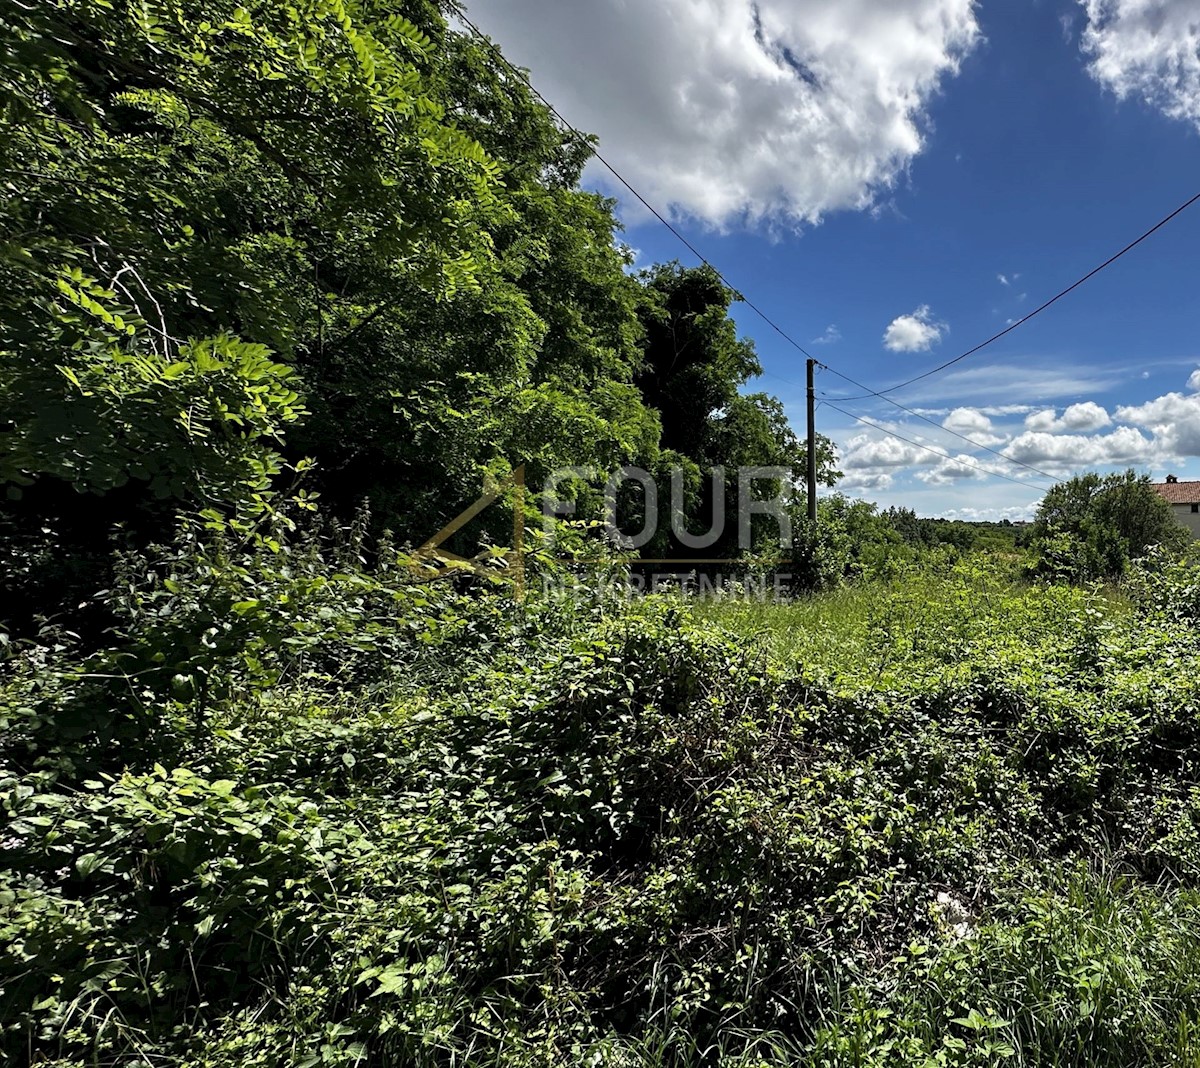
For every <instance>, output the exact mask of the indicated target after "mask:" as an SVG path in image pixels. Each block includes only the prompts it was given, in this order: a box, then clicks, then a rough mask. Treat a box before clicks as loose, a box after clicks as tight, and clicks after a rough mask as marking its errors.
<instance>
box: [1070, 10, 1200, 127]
mask: <svg viewBox="0 0 1200 1068" xmlns="http://www.w3.org/2000/svg"><path fill="white" fill-rule="evenodd" d="M1080 3H1081V4H1082V6H1083V8H1084V10H1085V11H1086V12H1087V18H1088V25H1087V28H1086V29H1085V30H1084V33H1083V39H1082V42H1081V47H1082V48H1083V51H1084V52H1085V54H1086V55H1087V56H1088V58H1089V61H1090V62H1089V65H1088V70H1089V71H1090V73H1091V75H1092V77H1093V78H1095V79H1096V80H1097V81H1098V82H1100V84H1101V85H1103V86H1105V87H1106V88H1108V89H1110V90H1112V92H1114V93H1115V94H1116V95H1117V97H1118V98H1120V99H1125V98H1126V97H1130V96H1133V97H1138V98H1140V99H1141V100H1143V101H1145V102H1146V103H1147V104H1149V105H1151V106H1152V107H1155V108H1157V109H1159V110H1160V111H1162V112H1163V113H1164V114H1165V115H1168V116H1170V117H1171V118H1173V119H1182V120H1184V121H1187V122H1192V123H1194V124H1196V125H1197V126H1200V17H1197V10H1196V3H1195V0H1080Z"/></svg>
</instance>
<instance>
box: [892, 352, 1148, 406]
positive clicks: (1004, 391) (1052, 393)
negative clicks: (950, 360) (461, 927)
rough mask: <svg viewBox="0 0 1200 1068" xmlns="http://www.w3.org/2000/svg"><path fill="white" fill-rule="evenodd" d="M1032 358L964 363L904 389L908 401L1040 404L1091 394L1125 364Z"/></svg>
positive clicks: (1116, 378)
mask: <svg viewBox="0 0 1200 1068" xmlns="http://www.w3.org/2000/svg"><path fill="white" fill-rule="evenodd" d="M1030 363H1032V359H1026V360H1013V361H1011V362H1010V361H1006V362H1004V363H998V364H990V365H984V366H980V367H966V368H964V369H963V370H954V371H950V372H949V373H948V374H945V375H938V376H936V377H934V378H930V379H928V380H926V381H924V382H920V383H918V384H917V385H916V386H915V387H913V388H912V389H906V390H905V391H904V397H906V398H908V400H907V401H906V403H909V404H910V406H911V404H912V403H913V402H917V403H919V402H920V401H932V402H935V403H936V402H939V401H948V402H957V403H961V404H969V405H971V407H973V408H979V409H980V410H981V411H985V410H987V409H988V408H989V407H990V406H992V405H1000V404H1003V405H1004V406H1005V407H1008V408H1010V410H1011V409H1012V406H1013V405H1019V404H1021V403H1022V402H1028V403H1034V404H1036V403H1040V404H1041V405H1042V406H1044V405H1045V404H1046V403H1047V402H1049V401H1053V400H1055V399H1057V398H1060V397H1061V398H1070V399H1074V398H1075V397H1078V396H1085V397H1086V396H1095V395H1096V394H1097V393H1101V392H1103V391H1104V390H1107V389H1109V388H1111V387H1112V386H1115V385H1117V384H1118V383H1119V382H1121V381H1122V380H1123V375H1124V372H1123V369H1121V368H1100V367H1094V366H1093V367H1073V366H1070V365H1069V364H1063V363H1058V364H1056V366H1054V367H1036V366H1029V364H1030Z"/></svg>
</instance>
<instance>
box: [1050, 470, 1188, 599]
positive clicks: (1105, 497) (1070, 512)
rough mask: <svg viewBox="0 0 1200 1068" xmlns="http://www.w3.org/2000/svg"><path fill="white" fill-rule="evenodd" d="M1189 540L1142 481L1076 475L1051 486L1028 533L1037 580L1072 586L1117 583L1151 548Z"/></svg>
mask: <svg viewBox="0 0 1200 1068" xmlns="http://www.w3.org/2000/svg"><path fill="white" fill-rule="evenodd" d="M1187 541H1188V534H1187V531H1185V530H1184V529H1183V527H1182V526H1180V525H1179V523H1177V522H1176V521H1175V517H1174V516H1173V515H1172V514H1171V506H1170V505H1169V504H1168V503H1167V502H1166V501H1165V500H1164V499H1163V497H1162V496H1160V495H1159V494H1158V493H1157V492H1156V491H1155V490H1154V487H1153V486H1152V485H1151V483H1150V479H1149V477H1148V476H1146V475H1140V476H1139V475H1138V474H1137V473H1136V472H1134V471H1132V470H1130V471H1125V472H1123V473H1115V474H1111V475H1105V476H1101V475H1098V474H1095V473H1089V474H1086V475H1079V476H1077V477H1075V478H1072V479H1069V480H1068V481H1066V482H1061V483H1059V484H1058V485H1057V486H1054V487H1053V488H1052V489H1051V490H1050V491H1049V492H1047V494H1046V496H1045V497H1044V498H1043V499H1042V503H1041V504H1040V505H1039V506H1038V511H1037V516H1036V519H1035V522H1034V526H1033V532H1032V548H1033V550H1034V552H1035V553H1036V554H1037V561H1036V564H1035V565H1034V567H1035V570H1036V571H1037V573H1039V574H1043V575H1049V576H1054V577H1056V578H1064V579H1068V580H1071V581H1076V582H1085V581H1091V580H1094V579H1106V578H1117V577H1119V576H1121V575H1123V574H1124V573H1125V571H1126V569H1127V568H1128V566H1129V563H1130V561H1132V560H1137V559H1140V558H1141V557H1143V556H1145V555H1146V554H1147V553H1148V552H1149V551H1150V550H1151V549H1152V548H1154V547H1155V546H1160V547H1162V548H1164V549H1168V550H1178V549H1181V548H1182V547H1183V546H1184V545H1186V544H1187Z"/></svg>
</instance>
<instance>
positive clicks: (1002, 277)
mask: <svg viewBox="0 0 1200 1068" xmlns="http://www.w3.org/2000/svg"><path fill="white" fill-rule="evenodd" d="M996 277H997V278H998V279H999V280H1000V284H1001V285H1002V286H1007V285H1012V283H1011V282H1010V281H1009V280H1008V275H1006V274H998V275H996Z"/></svg>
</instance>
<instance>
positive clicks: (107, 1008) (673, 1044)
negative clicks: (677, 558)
mask: <svg viewBox="0 0 1200 1068" xmlns="http://www.w3.org/2000/svg"><path fill="white" fill-rule="evenodd" d="M363 526H364V525H360V527H359V528H357V530H349V531H345V532H343V533H342V534H340V535H336V536H331V535H318V534H316V533H313V534H310V535H307V536H295V535H293V536H292V537H291V538H290V539H289V538H286V537H284V536H283V535H280V537H279V539H278V541H277V545H276V547H275V548H272V547H270V546H268V545H262V546H260V547H259V548H257V549H243V550H240V551H239V550H237V549H236V548H235V547H233V546H230V545H228V544H227V543H225V542H224V541H223V540H221V539H215V540H213V539H209V538H206V537H205V536H203V535H201V534H199V533H197V534H196V535H194V536H192V538H191V540H190V541H183V542H181V543H180V544H177V545H175V546H171V547H163V548H162V549H160V550H158V551H157V554H156V555H155V556H154V558H153V563H152V566H151V568H150V569H149V570H142V571H133V572H131V573H129V574H128V576H127V578H126V580H125V584H124V585H123V586H122V588H121V589H119V590H114V592H113V593H112V594H110V595H108V596H110V597H112V598H113V599H114V601H115V602H116V603H115V604H114V611H116V613H117V614H118V615H120V617H121V618H122V619H123V621H124V622H123V628H122V634H121V639H122V641H121V645H120V647H119V648H117V647H114V648H113V650H111V651H110V652H109V653H108V654H107V656H106V658H105V659H101V658H96V657H94V658H92V659H90V660H89V661H87V662H79V661H78V660H76V659H75V658H74V657H73V655H72V654H71V653H70V651H69V650H66V649H59V650H54V649H51V648H47V647H44V646H43V647H27V648H25V649H22V650H21V651H19V652H18V654H17V655H16V656H15V657H14V658H13V659H12V660H11V661H10V665H9V672H8V677H7V682H6V684H5V688H4V691H3V704H2V706H0V707H2V716H3V724H4V726H3V746H4V748H3V772H2V774H3V781H2V782H0V796H2V797H3V803H4V805H5V810H6V818H7V826H6V829H5V831H4V834H3V840H2V841H0V848H3V850H4V865H3V868H4V871H5V875H4V885H3V887H0V931H3V932H4V933H3V937H2V938H0V944H2V945H3V957H2V958H0V973H2V974H0V981H2V983H3V989H4V991H5V996H4V999H3V1014H2V1015H0V1026H2V1027H3V1034H4V1036H5V1038H4V1042H5V1048H6V1050H7V1052H8V1053H9V1055H10V1056H12V1057H18V1058H19V1057H22V1056H28V1054H29V1053H30V1052H31V1051H32V1052H33V1054H34V1056H35V1057H38V1056H45V1057H59V1058H63V1059H65V1061H66V1063H72V1064H73V1063H105V1064H107V1063H114V1064H115V1063H124V1062H125V1061H127V1060H128V1059H129V1058H136V1057H143V1058H145V1057H150V1058H153V1059H156V1060H160V1061H163V1060H165V1061H167V1062H169V1063H180V1064H214V1065H215V1064H223V1063H230V1062H236V1063H243V1064H264V1065H265V1064H278V1063H293V1062H294V1063H312V1064H318V1063H330V1064H340V1063H345V1064H354V1063H384V1064H448V1063H464V1064H483V1063H488V1064H492V1063H502V1064H520V1065H525V1064H558V1063H594V1064H654V1065H660V1064H668V1063H685V1064H686V1063H699V1061H700V1060H701V1059H702V1058H703V1057H705V1056H709V1055H712V1056H717V1054H718V1053H719V1054H720V1056H721V1058H724V1062H725V1063H735V1062H736V1063H743V1064H762V1063H767V1064H772V1063H778V1064H784V1063H789V1064H791V1063H795V1064H825V1065H851V1064H855V1065H861V1064H870V1065H891V1064H895V1065H901V1064H912V1063H929V1064H948V1065H976V1064H980V1065H982V1064H1001V1063H1014V1064H1043V1063H1047V1062H1048V1060H1052V1059H1054V1058H1056V1060H1054V1063H1060V1064H1114V1065H1116V1064H1129V1063H1166V1062H1168V1061H1170V1060H1171V1059H1172V1058H1176V1057H1183V1058H1185V1059H1184V1061H1182V1062H1181V1063H1186V1062H1187V1061H1186V1058H1188V1057H1194V1056H1195V1054H1196V1052H1197V1041H1198V1037H1197V1035H1196V1031H1195V1028H1196V1026H1197V1021H1196V1018H1195V1015H1194V1013H1195V1008H1194V1006H1195V1003H1196V996H1197V993H1198V991H1197V990H1196V987H1195V975H1196V968H1195V965H1196V964H1197V963H1198V962H1200V941H1198V940H1197V937H1196V925H1195V918H1196V909H1197V907H1198V906H1197V902H1196V901H1195V900H1194V894H1193V893H1192V892H1191V891H1190V890H1189V887H1190V886H1192V885H1193V882H1194V879H1195V877H1196V875H1197V873H1198V872H1200V868H1198V867H1197V864H1198V863H1200V861H1198V859H1197V858H1198V857H1200V843H1198V842H1197V838H1196V833H1197V832H1196V820H1195V813H1194V811H1193V809H1194V803H1195V798H1196V797H1197V796H1200V778H1197V772H1196V768H1197V766H1200V763H1198V762H1197V759H1196V757H1197V754H1200V734H1198V733H1197V728H1196V717H1195V711H1194V709H1195V707H1196V701H1197V696H1196V694H1195V693H1194V692H1193V691H1194V690H1195V679H1196V678H1197V677H1198V674H1197V671H1196V668H1197V660H1198V658H1200V642H1198V641H1197V639H1196V635H1195V630H1194V619H1195V614H1196V607H1195V604H1196V598H1195V589H1196V588H1197V587H1200V577H1198V575H1197V572H1196V570H1195V568H1194V567H1191V566H1186V567H1185V566H1182V565H1178V566H1177V567H1176V569H1175V571H1174V572H1169V573H1168V572H1166V571H1164V569H1162V568H1161V567H1158V566H1155V567H1154V568H1153V569H1151V570H1148V571H1147V572H1146V573H1145V576H1144V580H1143V585H1142V586H1139V587H1137V589H1136V590H1135V600H1134V602H1133V603H1128V602H1122V601H1114V600H1106V599H1104V598H1103V597H1098V596H1097V595H1095V594H1091V593H1088V592H1086V591H1083V590H1079V589H1072V588H1069V587H1044V588H1026V589H1021V588H1015V587H1012V586H1011V585H1009V583H1010V581H1011V580H1010V579H1008V578H1005V577H1002V576H1000V575H993V574H991V573H989V572H986V571H981V570H979V568H978V567H977V566H974V565H954V564H949V563H948V564H946V565H945V568H944V571H943V573H942V575H941V577H938V576H931V575H929V574H928V569H927V568H926V569H923V570H924V572H925V576H924V577H921V578H918V577H916V575H915V574H914V575H913V576H911V577H907V578H902V579H901V580H899V581H898V583H896V584H894V585H891V586H887V585H882V584H876V585H873V586H868V587H864V588H862V590H861V591H860V592H858V593H855V594H854V595H853V596H852V597H851V599H850V600H847V599H846V598H847V595H845V594H832V595H830V597H828V598H826V599H824V600H819V601H811V602H803V603H797V604H796V605H795V606H794V607H793V608H791V609H789V608H787V607H785V606H774V607H771V606H764V605H762V604H756V603H755V602H753V601H748V600H744V599H735V600H731V601H720V600H719V601H716V602H713V603H711V604H710V605H709V606H708V607H707V608H706V609H705V610H704V614H703V616H702V617H697V616H696V615H694V614H693V612H692V610H690V609H689V608H687V606H686V605H684V604H683V603H682V602H678V601H672V600H669V599H668V600H665V601H664V600H654V599H651V600H643V601H640V602H634V603H628V602H625V601H622V600H616V601H613V600H609V599H607V598H606V597H605V596H597V595H595V594H591V595H589V594H587V593H586V591H585V590H583V589H580V590H577V591H575V594H574V596H572V597H569V598H565V597H564V598H562V599H560V600H558V601H547V602H541V601H535V602H530V603H529V604H527V605H526V606H525V607H524V608H523V609H518V608H517V607H516V606H515V605H514V604H513V602H512V601H511V600H510V599H509V598H508V597H506V596H500V595H497V594H489V593H488V592H487V591H486V589H481V590H477V591H475V593H474V595H473V596H471V597H469V598H459V597H458V596H457V595H454V594H453V593H451V592H450V591H449V590H446V589H441V588H438V587H434V588H429V587H423V586H414V585H412V584H411V583H410V582H409V581H408V580H407V578H406V576H405V574H404V572H403V571H402V570H401V571H396V570H394V569H393V568H389V567H384V568H379V567H375V568H369V567H366V566H364V564H363V563H362V554H363V551H364V547H365V546H364V543H363V541H362V540H361V534H360V533H359V532H358V531H361V530H362V529H363ZM376 549H378V547H376ZM280 554H283V555H282V557H281V555H280ZM375 555H377V554H375ZM389 556H390V552H389ZM198 561H199V562H198ZM284 561H286V565H287V566H281V565H282V564H283V562H284ZM197 591H203V593H202V594H198V593H197ZM764 628H765V629H764ZM185 671H186V672H189V674H184V672H185ZM102 713H108V714H107V715H104V714H102ZM114 713H116V714H115V715H114ZM706 1051H707V1053H706Z"/></svg>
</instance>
